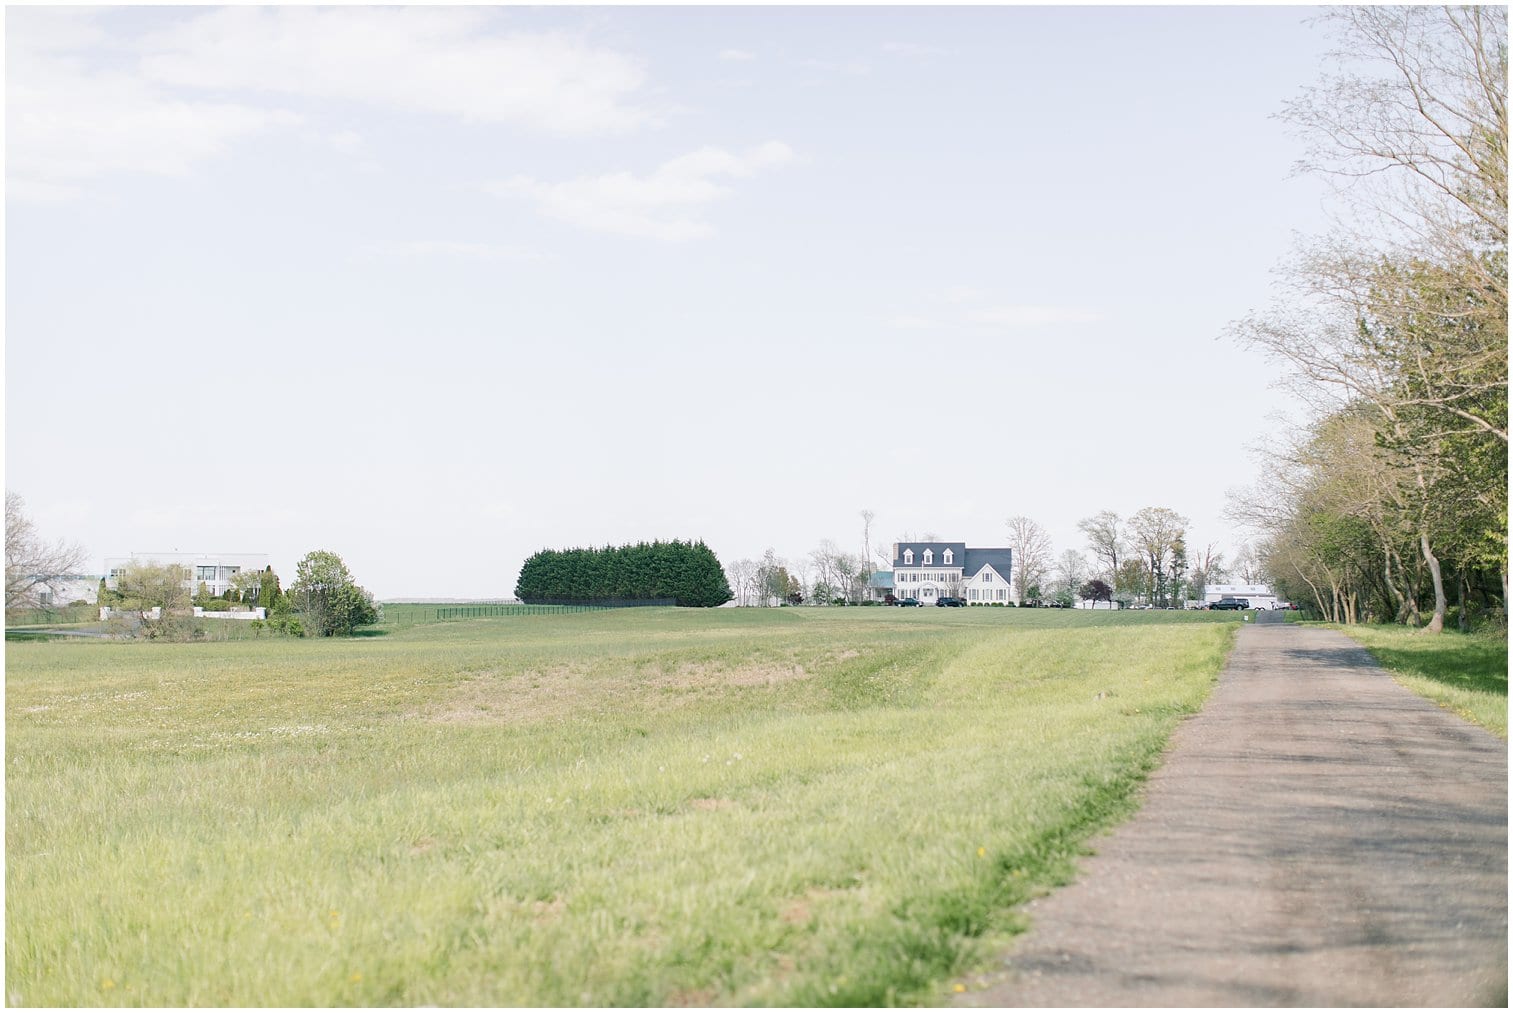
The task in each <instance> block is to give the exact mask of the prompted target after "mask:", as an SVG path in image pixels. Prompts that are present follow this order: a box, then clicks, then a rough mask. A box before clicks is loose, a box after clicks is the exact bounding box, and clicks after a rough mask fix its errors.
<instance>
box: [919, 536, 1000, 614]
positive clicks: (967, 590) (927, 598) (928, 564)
mask: <svg viewBox="0 0 1513 1013" xmlns="http://www.w3.org/2000/svg"><path fill="white" fill-rule="evenodd" d="M1013 580H1014V550H1013V549H978V548H970V547H968V545H967V543H966V542H897V543H895V544H894V546H893V594H894V595H895V596H896V597H899V598H918V599H919V602H920V604H921V605H933V604H935V602H936V600H937V599H939V598H944V597H950V598H960V599H961V600H963V601H964V602H966V603H967V604H968V605H992V604H998V605H1007V604H1009V603H1010V602H1013V603H1015V604H1016V605H1017V604H1019V600H1018V599H1017V598H1015V597H1014V583H1013Z"/></svg>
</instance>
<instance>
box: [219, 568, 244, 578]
mask: <svg viewBox="0 0 1513 1013" xmlns="http://www.w3.org/2000/svg"><path fill="white" fill-rule="evenodd" d="M241 570H242V568H241V567H240V566H223V567H221V576H220V579H221V580H230V579H231V578H232V577H235V576H236V575H237V574H238V573H240V572H241Z"/></svg>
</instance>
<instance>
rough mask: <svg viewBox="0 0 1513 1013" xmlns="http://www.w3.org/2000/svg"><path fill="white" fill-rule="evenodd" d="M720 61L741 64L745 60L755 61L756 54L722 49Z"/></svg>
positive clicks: (741, 50) (742, 50)
mask: <svg viewBox="0 0 1513 1013" xmlns="http://www.w3.org/2000/svg"><path fill="white" fill-rule="evenodd" d="M720 59H722V60H734V61H738V62H741V61H745V60H755V59H756V54H755V53H749V52H747V51H746V50H744V49H722V50H720Z"/></svg>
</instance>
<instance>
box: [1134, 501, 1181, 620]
mask: <svg viewBox="0 0 1513 1013" xmlns="http://www.w3.org/2000/svg"><path fill="white" fill-rule="evenodd" d="M1187 524H1188V520H1187V518H1186V517H1183V516H1182V515H1181V514H1179V513H1177V512H1176V511H1175V510H1171V509H1169V508H1167V507H1145V508H1143V509H1141V510H1138V511H1136V512H1135V514H1134V516H1132V517H1131V518H1130V521H1129V526H1130V535H1131V541H1132V542H1133V544H1134V545H1135V547H1136V548H1138V549H1139V550H1140V555H1141V557H1142V558H1143V560H1144V562H1145V566H1146V573H1147V575H1148V576H1149V579H1150V594H1151V604H1152V605H1154V604H1157V602H1158V600H1159V599H1160V598H1161V597H1162V596H1163V595H1162V580H1163V575H1164V574H1165V572H1166V566H1167V563H1168V560H1169V559H1172V558H1175V556H1176V553H1177V551H1178V549H1179V547H1180V546H1181V545H1182V542H1183V539H1184V536H1185V534H1186V532H1187Z"/></svg>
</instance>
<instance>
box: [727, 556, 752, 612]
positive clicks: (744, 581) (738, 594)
mask: <svg viewBox="0 0 1513 1013" xmlns="http://www.w3.org/2000/svg"><path fill="white" fill-rule="evenodd" d="M756 569H757V565H756V563H754V562H753V561H751V560H749V559H737V560H736V561H735V562H733V563H731V564H730V565H729V566H727V567H726V568H725V571H726V573H727V574H729V576H730V587H731V590H732V591H734V592H735V599H736V604H737V605H748V604H750V603H751V598H752V597H753V596H754V594H755V591H754V589H753V586H752V582H753V580H754V579H755V577H756Z"/></svg>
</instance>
